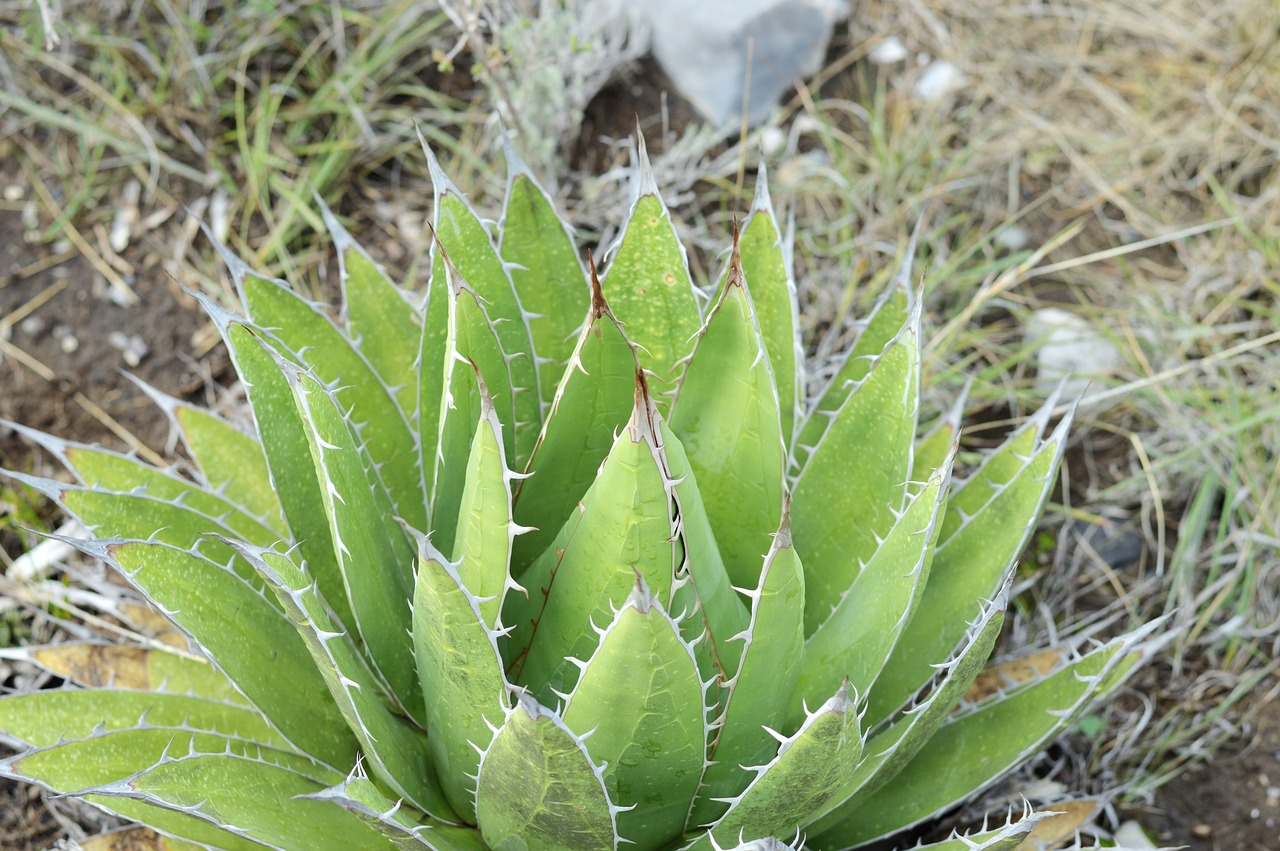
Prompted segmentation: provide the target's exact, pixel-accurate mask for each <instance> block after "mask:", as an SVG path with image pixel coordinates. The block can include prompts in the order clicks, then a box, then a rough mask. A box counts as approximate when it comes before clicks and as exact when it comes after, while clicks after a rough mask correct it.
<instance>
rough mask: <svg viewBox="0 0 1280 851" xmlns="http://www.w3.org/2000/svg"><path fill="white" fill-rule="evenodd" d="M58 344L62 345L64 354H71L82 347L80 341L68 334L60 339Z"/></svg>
mask: <svg viewBox="0 0 1280 851" xmlns="http://www.w3.org/2000/svg"><path fill="white" fill-rule="evenodd" d="M58 345H59V346H61V347H62V352H63V354H68V355H69V354H71V353H72V352H74V351H75V350H76V349H78V348H80V341H79V340H77V339H76V338H75V337H73V336H72V335H70V334H68V335H67V336H65V337H63V338H62V339H61V340H59V341H58Z"/></svg>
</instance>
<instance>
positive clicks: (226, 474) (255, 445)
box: [126, 374, 289, 534]
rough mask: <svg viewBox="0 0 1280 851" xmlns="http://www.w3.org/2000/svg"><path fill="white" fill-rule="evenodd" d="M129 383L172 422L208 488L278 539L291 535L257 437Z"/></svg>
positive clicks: (151, 389)
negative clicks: (144, 394) (259, 522)
mask: <svg viewBox="0 0 1280 851" xmlns="http://www.w3.org/2000/svg"><path fill="white" fill-rule="evenodd" d="M126 375H127V374H126ZM127 377H128V378H129V379H130V380H131V381H133V383H134V384H136V385H137V386H138V387H139V388H141V389H142V391H143V392H144V393H146V394H147V395H148V396H149V397H151V401H153V402H155V403H156V405H157V406H158V407H159V408H160V410H162V411H164V413H165V415H166V416H167V417H168V418H169V422H170V423H171V424H172V425H173V426H174V429H175V430H176V431H177V433H178V434H179V435H180V436H181V437H182V442H183V444H184V445H185V446H186V447H187V453H188V454H189V455H190V456H191V459H192V460H193V461H194V462H195V464H196V472H197V475H198V476H199V477H200V478H201V479H202V483H203V484H204V485H206V486H207V487H208V488H209V489H210V490H212V491H214V492H215V493H217V494H219V495H220V496H222V497H223V498H224V499H226V500H228V501H230V502H232V503H234V504H235V505H236V506H237V507H239V508H240V509H241V510H243V511H244V512H245V513H247V514H249V515H251V516H253V517H256V518H258V519H260V520H261V521H262V522H263V523H265V524H266V525H268V526H270V527H271V528H272V529H275V530H277V531H278V532H279V533H280V534H287V533H288V530H289V526H288V524H287V523H285V520H284V515H283V513H282V509H281V507H280V500H279V498H278V497H277V496H276V493H275V489H274V488H273V487H272V485H271V472H270V470H269V469H268V468H267V459H266V456H265V455H264V454H263V449H262V444H261V443H260V442H259V441H258V439H257V438H256V437H253V436H251V435H249V434H246V433H245V432H244V431H242V430H241V429H240V428H239V427H238V426H236V425H234V424H232V423H230V422H228V421H227V420H225V419H223V418H222V417H220V416H218V415H217V414H215V413H213V412H212V411H208V410H205V409H204V408H200V407H197V406H195V405H192V404H191V403H190V402H184V401H182V400H181V399H177V398H174V397H173V396H170V395H168V394H167V393H162V392H161V391H159V390H157V389H156V388H154V387H152V386H151V385H149V384H147V383H146V382H145V381H142V380H141V379H139V378H138V377H136V376H133V375H127ZM247 413H248V412H247V411H246V414H247Z"/></svg>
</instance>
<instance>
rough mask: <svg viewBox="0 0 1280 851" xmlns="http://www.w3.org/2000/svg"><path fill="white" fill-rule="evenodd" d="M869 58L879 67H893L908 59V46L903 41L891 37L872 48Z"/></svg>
mask: <svg viewBox="0 0 1280 851" xmlns="http://www.w3.org/2000/svg"><path fill="white" fill-rule="evenodd" d="M867 58H868V59H870V60H871V61H872V62H874V63H875V64H877V65H892V64H893V63H895V62H901V61H902V60H903V59H906V58H907V46H906V45H905V44H903V43H902V39H900V38H898V37H897V36H896V35H891V36H889V37H888V38H886V39H885V40H884V41H882V42H880V43H879V44H877V45H876V46H875V47H874V48H872V50H871V52H870V53H868V54H867Z"/></svg>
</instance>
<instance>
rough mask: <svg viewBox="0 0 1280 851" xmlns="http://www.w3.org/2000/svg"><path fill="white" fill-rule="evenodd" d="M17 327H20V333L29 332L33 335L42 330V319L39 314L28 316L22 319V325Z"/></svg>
mask: <svg viewBox="0 0 1280 851" xmlns="http://www.w3.org/2000/svg"><path fill="white" fill-rule="evenodd" d="M19 327H20V328H21V329H22V333H24V334H29V335H31V336H32V337H34V336H35V335H37V334H39V333H40V332H41V331H43V330H44V320H43V319H41V318H40V317H39V316H28V317H27V318H26V319H24V320H22V325H20V326H19Z"/></svg>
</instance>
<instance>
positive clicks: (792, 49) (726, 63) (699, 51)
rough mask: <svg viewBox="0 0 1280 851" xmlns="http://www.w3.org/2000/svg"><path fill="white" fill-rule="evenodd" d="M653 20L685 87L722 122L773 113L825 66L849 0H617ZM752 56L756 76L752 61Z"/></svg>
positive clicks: (655, 40) (663, 55)
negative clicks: (795, 88)
mask: <svg viewBox="0 0 1280 851" xmlns="http://www.w3.org/2000/svg"><path fill="white" fill-rule="evenodd" d="M613 2H614V4H615V6H616V7H617V8H618V9H619V10H621V11H624V12H625V13H626V14H628V15H630V16H631V17H632V18H633V19H635V20H637V21H639V22H640V23H641V24H642V25H643V26H645V27H647V28H648V29H649V31H650V33H651V37H652V44H653V54H654V57H655V58H656V59H657V60H658V62H659V63H660V64H661V65H662V69H663V70H664V71H665V72H666V73H667V76H668V77H670V78H671V81H672V82H673V83H674V84H675V86H676V88H677V89H678V90H679V92H680V94H681V95H682V96H683V97H684V98H685V99H687V100H688V101H689V102H690V103H692V104H693V105H694V106H695V107H697V109H698V110H699V111H700V112H701V113H702V114H703V115H704V116H706V118H707V120H708V121H709V122H711V123H712V124H714V125H716V126H717V127H726V128H727V127H732V126H736V125H737V123H738V122H739V121H740V120H741V119H742V113H743V108H744V106H743V101H744V99H745V101H746V105H745V109H746V115H747V122H748V124H751V125H755V124H759V123H761V122H762V121H764V120H765V119H767V118H768V117H769V114H770V113H771V112H772V111H773V109H774V107H775V106H777V103H778V100H779V99H780V98H781V97H782V96H783V95H784V94H785V93H786V92H787V90H788V89H790V88H791V86H792V85H793V84H794V83H795V81H796V80H797V79H799V78H801V77H805V76H808V75H810V74H813V73H815V72H816V71H817V70H818V69H819V68H821V67H822V60H823V57H824V56H825V54H826V50H827V43H828V42H829V41H830V39H831V31H832V29H833V27H834V26H835V23H836V21H837V20H840V19H841V18H843V17H846V16H847V15H848V14H849V4H848V2H847V0H613ZM748 57H750V76H749V78H748V73H747V66H748Z"/></svg>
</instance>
